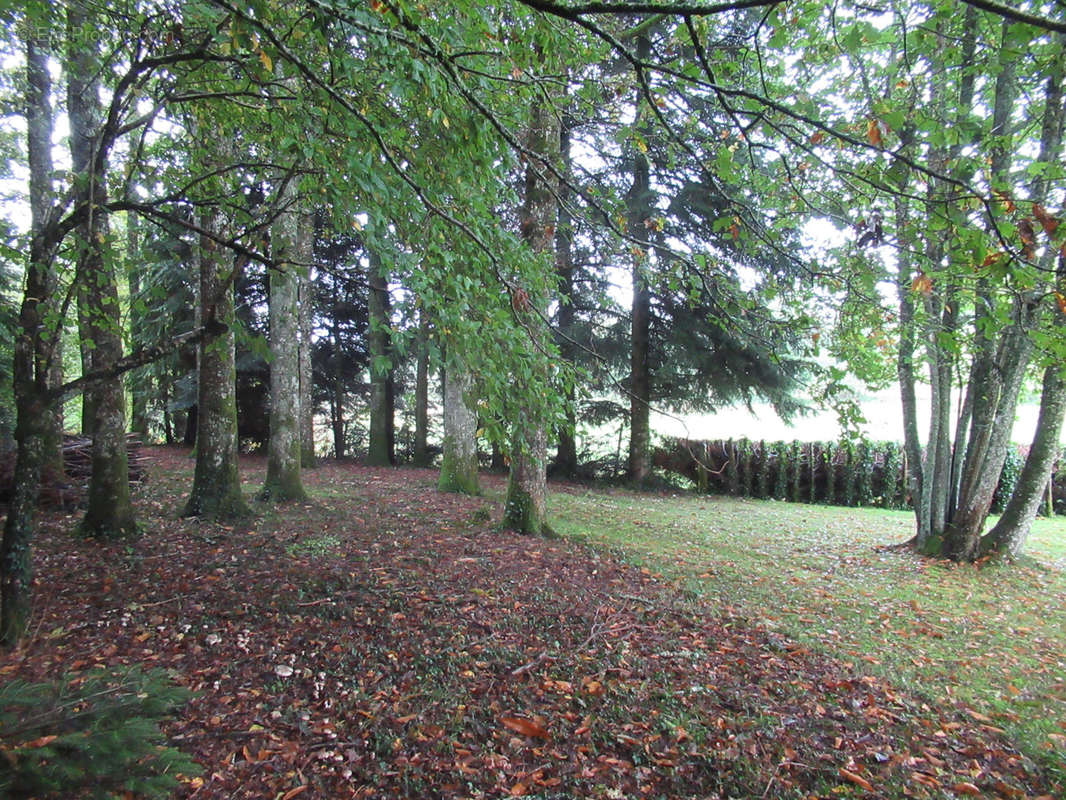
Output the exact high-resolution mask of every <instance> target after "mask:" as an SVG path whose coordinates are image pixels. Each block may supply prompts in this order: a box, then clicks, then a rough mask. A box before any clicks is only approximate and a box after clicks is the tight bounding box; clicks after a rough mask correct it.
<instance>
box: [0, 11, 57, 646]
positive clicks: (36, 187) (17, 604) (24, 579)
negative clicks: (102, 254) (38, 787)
mask: <svg viewBox="0 0 1066 800" xmlns="http://www.w3.org/2000/svg"><path fill="white" fill-rule="evenodd" d="M26 29H27V31H28V32H29V35H28V36H27V39H26V64H27V69H26V71H27V78H28V80H27V91H26V129H27V139H28V145H29V167H30V216H31V222H30V254H29V260H28V262H27V264H26V279H25V289H24V292H23V295H22V302H21V306H20V308H19V317H18V329H17V331H16V334H15V342H14V358H13V364H12V371H13V373H14V394H15V414H16V422H15V442H16V446H17V449H16V454H15V470H14V477H13V485H12V494H11V500H10V505H9V506H8V512H7V519H6V520H5V523H4V534H3V539H2V540H0V645H2V646H4V647H13V646H14V645H16V644H17V643H18V641H19V639H20V638H21V637H22V635H23V634H24V633H25V631H26V624H27V622H28V620H29V615H30V583H31V579H32V559H31V549H30V547H31V541H32V538H33V526H34V515H35V512H36V509H37V496H38V494H39V491H40V485H41V472H42V469H43V468H44V465H45V463H46V462H48V461H49V460H50V459H51V460H53V461H54V460H55V456H50V453H51V452H52V451H53V450H54V451H55V452H56V453H58V445H56V444H55V443H54V442H52V441H51V436H53V435H54V420H55V417H54V415H53V414H51V413H50V410H49V409H48V407H47V404H46V402H45V398H46V393H47V391H48V388H49V370H50V366H51V365H50V359H51V358H52V357H53V355H54V352H55V351H54V350H53V349H52V348H51V347H49V341H50V340H51V341H53V342H54V341H56V340H58V335H57V334H55V332H54V331H53V335H51V336H49V335H48V334H47V332H46V330H45V327H44V325H43V324H42V323H43V320H44V318H46V317H47V316H48V313H49V312H48V308H47V307H46V305H45V303H46V301H45V298H47V297H54V293H53V292H50V291H49V289H50V287H52V286H54V277H52V276H54V267H53V259H54V256H55V246H54V244H53V243H51V242H47V241H45V238H44V236H43V235H42V227H43V223H44V220H45V218H46V217H47V214H48V212H49V209H50V208H51V205H52V156H51V136H52V106H51V99H50V92H51V82H50V80H49V73H48V55H47V51H46V47H47V39H48V36H49V33H48V31H49V26H47V25H46V24H44V20H43V19H42V20H41V21H40V23H39V24H38V25H27V26H26Z"/></svg>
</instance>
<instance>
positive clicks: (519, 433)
mask: <svg viewBox="0 0 1066 800" xmlns="http://www.w3.org/2000/svg"><path fill="white" fill-rule="evenodd" d="M528 141H529V148H530V150H531V151H532V153H534V154H535V156H534V157H532V158H530V159H529V160H528V161H527V163H526V174H525V196H524V198H523V203H522V211H521V230H522V238H523V239H524V240H525V242H526V244H528V245H529V248H530V250H532V251H533V253H535V254H540V255H542V256H544V255H547V254H548V253H549V252H550V251H551V248H552V241H553V238H554V234H555V224H556V221H557V207H556V200H555V188H556V187H555V186H554V185H553V184H554V181H553V179H552V177H551V173H550V172H549V170H548V169H547V168H546V167H545V166H544V165H543V164H540V163H537V162H538V160H539V159H538V158H537V157H536V156H539V157H541V158H543V159H544V160H545V161H546V162H548V163H553V162H555V161H557V160H558V153H559V129H558V122H557V120H556V118H555V110H554V109H552V108H548V107H546V106H545V103H544V101H543V100H540V99H538V100H537V101H535V102H534V104H533V108H532V114H531V121H530V132H529V140H528ZM531 302H533V303H537V304H538V305H539V304H543V305H546V302H545V301H543V299H541V298H536V299H533V300H532V301H531ZM516 313H518V314H522V315H524V319H523V324H525V326H526V329H527V331H528V333H529V336H530V337H532V338H534V339H540V341H542V342H543V341H545V340H547V338H548V332H547V331H546V330H545V329H544V324H543V321H542V318H541V316H540V314H539V313H537V312H534V311H532V310H525V311H523V310H516ZM540 380H541V381H543V383H544V386H543V387H542V388H543V391H548V386H547V375H546V374H544V375H542V376H541V377H540ZM523 416H524V417H525V419H515V420H512V421H511V423H512V425H513V426H514V427H513V433H512V440H511V477H510V480H509V481H508V484H507V499H506V501H505V502H504V512H503V524H504V526H505V527H508V528H511V529H513V530H515V531H518V532H519V533H527V534H534V535H541V534H546V533H551V529H550V528H549V527H548V522H547V516H548V513H547V498H548V483H547V480H548V476H547V471H546V468H547V460H548V459H547V445H548V437H547V433H546V422H545V420H544V419H542V418H541V416H540V414H539V413H537V412H534V411H532V410H527V413H525V414H523Z"/></svg>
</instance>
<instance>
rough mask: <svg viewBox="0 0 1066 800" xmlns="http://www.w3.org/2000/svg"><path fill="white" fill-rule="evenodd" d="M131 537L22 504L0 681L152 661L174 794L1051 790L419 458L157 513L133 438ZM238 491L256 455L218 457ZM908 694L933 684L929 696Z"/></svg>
mask: <svg viewBox="0 0 1066 800" xmlns="http://www.w3.org/2000/svg"><path fill="white" fill-rule="evenodd" d="M151 457H152V459H153V461H154V466H153V468H152V470H151V479H150V481H149V483H148V484H146V485H145V486H144V487H143V488H142V489H141V490H140V499H139V508H140V513H141V518H142V521H143V523H144V526H145V535H144V537H143V538H141V539H139V540H137V541H134V542H129V543H125V542H123V543H116V544H109V545H100V544H97V543H93V542H86V541H82V540H79V539H76V538H73V537H72V536H71V531H72V530H73V529H74V527H75V525H76V522H77V516H76V515H75V516H64V515H59V514H49V515H45V518H44V520H43V522H42V525H41V531H40V534H39V536H38V538H37V541H36V568H37V579H36V587H35V602H36V614H35V618H34V634H33V637H32V639H31V640H30V642H29V643H28V645H27V646H26V647H24V648H23V649H21V650H20V651H18V652H15V653H7V654H3V655H0V679H8V678H11V677H16V676H17V677H23V678H27V679H31V680H44V679H48V678H54V677H56V676H57V675H58V674H59V673H61V672H64V671H68V670H74V671H83V670H88V669H90V668H92V667H93V666H94V665H101V664H103V665H117V664H126V663H141V664H144V665H146V666H162V667H166V668H168V669H170V670H172V671H173V674H174V675H175V677H176V679H177V680H178V681H179V682H181V683H183V684H185V685H187V686H189V687H190V688H191V689H193V690H194V691H195V692H196V697H195V699H194V700H193V701H191V702H190V703H189V704H188V705H187V706H186V707H184V708H183V709H181V710H180V711H179V712H178V713H177V714H176V715H175V716H174V717H173V718H172V720H171V721H170V722H169V723H168V725H167V733H168V735H169V736H170V737H171V740H172V742H173V743H174V744H175V745H176V746H179V747H181V748H182V749H183V750H185V751H187V752H190V753H192V754H193V755H195V757H196V758H197V760H198V761H199V762H200V763H202V764H203V766H204V772H203V775H202V776H199V777H196V778H189V779H187V780H185V782H184V784H183V785H184V787H185V788H184V790H183V791H182V792H181V795H180V796H182V797H196V798H203V800H208V799H210V800H218V799H221V798H277V799H278V800H292V798H295V797H303V798H311V797H321V798H349V797H412V798H413V797H419V798H432V797H501V796H538V797H542V798H549V797H556V798H565V797H605V798H623V797H627V798H628V797H633V798H637V797H647V798H655V797H677V798H689V797H692V798H696V797H699V798H712V797H768V798H769V797H810V796H815V797H841V796H844V797H847V796H856V797H858V796H869V797H882V796H883V797H908V796H913V797H931V798H932V797H951V796H966V795H972V796H984V797H1006V798H1022V797H1039V796H1046V797H1055V796H1062V794H1063V787H1062V786H1058V785H1055V784H1054V783H1053V782H1052V779H1051V778H1050V777H1049V776H1047V775H1046V774H1043V773H1042V772H1041V771H1040V769H1039V768H1038V767H1037V766H1036V765H1034V764H1032V763H1031V762H1030V761H1029V760H1027V759H1026V758H1025V757H1023V756H1022V755H1020V754H1019V753H1018V752H1016V751H1015V750H1014V749H1013V748H1012V746H1011V743H1010V742H1009V741H1007V740H1006V738H1005V737H1004V736H1003V734H1002V732H1001V731H999V730H998V728H997V726H996V724H995V722H994V720H992V719H990V718H987V717H985V718H982V716H981V715H974V714H972V713H970V714H966V713H963V711H962V710H961V709H960V710H955V709H953V708H952V707H949V706H946V705H943V704H936V703H931V702H930V701H928V700H925V699H923V698H922V697H919V696H916V695H914V694H911V693H909V692H907V691H904V690H901V689H899V688H897V687H894V686H892V685H890V684H889V683H887V682H886V681H885V679H883V678H878V677H874V676H872V675H869V674H864V673H863V671H862V666H861V664H858V665H856V664H854V663H845V662H841V661H836V660H832V659H829V658H827V657H825V656H821V655H818V654H816V653H814V652H812V651H810V650H809V649H807V648H806V647H805V646H803V645H800V644H798V643H796V642H794V641H790V640H789V639H787V638H785V637H784V636H782V635H781V634H779V633H777V632H775V631H773V630H769V629H767V628H765V627H762V626H761V625H759V624H756V623H752V622H748V621H746V620H745V619H744V618H743V617H741V616H739V615H737V614H736V613H735V612H733V611H731V609H730V607H729V606H728V605H711V604H708V603H706V602H701V601H699V600H697V599H694V598H693V596H692V595H691V594H689V593H685V592H683V591H681V590H680V589H679V588H678V585H677V584H674V583H671V582H670V581H668V580H666V579H664V578H661V577H659V576H657V575H655V574H653V573H652V572H651V571H650V570H648V569H647V568H644V569H641V568H639V567H635V566H631V565H627V564H625V563H622V562H620V561H618V560H616V559H614V558H613V557H612V556H610V555H608V554H607V553H606V552H605V551H597V550H594V549H589V548H586V547H584V546H582V545H580V544H576V543H573V542H569V541H565V540H550V541H549V540H542V539H535V538H528V537H521V536H516V535H514V534H512V533H508V532H501V531H498V530H497V529H496V528H495V520H496V519H497V518H498V516H499V513H498V509H496V508H495V507H494V506H493V504H492V502H491V501H489V500H485V499H478V498H467V497H460V496H454V495H444V494H440V493H438V492H436V491H435V489H434V485H435V480H436V474H435V473H434V472H432V471H420V470H410V469H404V470H388V469H370V468H364V467H360V466H355V465H352V464H334V463H324V464H323V465H321V466H320V467H318V468H317V469H315V470H313V471H309V472H307V473H305V475H306V483H307V485H308V487H309V488H310V489H311V491H312V494H313V498H314V499H313V502H311V503H308V504H305V505H296V506H287V507H281V508H278V509H273V508H268V507H261V508H259V509H258V516H257V517H256V518H255V519H253V520H251V521H250V522H249V523H247V524H245V525H241V526H235V527H223V526H216V525H207V524H200V523H198V522H196V521H195V520H180V519H177V518H176V513H177V510H178V509H179V508H180V505H181V500H182V497H183V495H184V493H185V492H187V491H188V486H189V481H190V472H191V461H190V460H189V459H188V457H187V455H186V454H185V453H184V452H179V451H174V450H165V449H157V450H153V451H151ZM243 468H244V477H245V480H246V485H247V488H248V490H249V492H251V491H252V490H253V489H254V488H255V487H257V486H258V485H259V484H260V483H261V481H262V477H263V465H262V462H261V461H258V460H254V459H249V460H248V461H246V462H245V463H244V465H243ZM934 706H935V707H934Z"/></svg>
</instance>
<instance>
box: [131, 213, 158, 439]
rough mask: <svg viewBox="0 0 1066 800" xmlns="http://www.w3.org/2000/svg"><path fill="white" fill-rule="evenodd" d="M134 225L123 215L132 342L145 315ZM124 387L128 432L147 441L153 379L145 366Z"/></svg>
mask: <svg viewBox="0 0 1066 800" xmlns="http://www.w3.org/2000/svg"><path fill="white" fill-rule="evenodd" d="M139 233H140V231H139V229H138V226H137V218H136V217H135V216H134V215H133V214H127V215H126V256H127V265H126V279H127V281H128V282H129V292H130V315H129V316H130V333H131V336H132V338H133V339H134V341H141V340H142V339H143V337H141V336H139V334H140V328H141V325H142V324H143V318H144V314H143V312H142V311H140V310H139V303H138V300H139V296H140V293H141V277H142V275H143V273H144V268H143V266H142V264H141V252H140V236H139ZM127 385H128V387H129V392H130V401H131V405H132V409H131V411H130V430H131V431H133V433H135V434H137V435H138V436H139V437H140V438H141V441H145V442H146V441H148V433H149V431H148V427H149V422H148V397H149V396H150V394H151V387H152V377H151V372H150V371H149V369H148V368H147V367H142V368H141V369H139V370H134V371H131V372H130V373H129V376H128V378H127Z"/></svg>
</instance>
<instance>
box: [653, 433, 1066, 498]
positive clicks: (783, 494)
mask: <svg viewBox="0 0 1066 800" xmlns="http://www.w3.org/2000/svg"><path fill="white" fill-rule="evenodd" d="M659 453H660V454H661V455H660V456H658V457H657V458H656V463H657V464H659V465H660V466H662V467H664V468H665V469H667V470H670V471H673V472H677V473H680V474H684V475H688V476H689V477H690V478H692V480H693V481H694V482H695V483H696V484H697V486H698V487H699V489H700V491H706V492H710V493H712V494H725V495H732V496H738V497H754V498H758V499H771V498H773V499H775V500H788V501H791V502H806V503H823V504H826V505H843V506H874V507H878V508H897V509H902V508H910V496H909V493H908V487H907V472H906V466H907V459H906V456H905V454H904V451H903V447H902V445H900V444H898V443H896V442H870V441H865V440H860V441H848V440H843V441H840V442H798V441H792V442H782V441H778V442H766V441H751V440H749V439H737V440H733V439H728V440H721V439H720V440H711V441H691V440H681V439H674V440H667V441H666V442H665V443H664V448H663V449H662V450H660V451H659ZM1023 463H1024V455H1023V451H1021V450H1019V449H1018V448H1012V449H1011V450H1010V451H1009V452H1008V455H1007V460H1006V463H1005V464H1004V465H1003V473H1002V475H1001V477H1000V484H999V487H998V488H997V490H996V499H995V502H994V505H993V509H994V510H996V511H1001V510H1002V508H1003V505H1004V504H1005V503H1006V500H1007V498H1009V497H1010V493H1011V492H1012V491H1013V490H1014V486H1015V484H1016V483H1017V481H1018V475H1019V473H1020V471H1021V467H1022V464H1023ZM1055 476H1056V480H1055V484H1054V492H1053V496H1054V501H1055V510H1056V512H1057V513H1066V451H1064V452H1063V453H1062V457H1061V458H1060V461H1059V463H1058V466H1057V468H1056V472H1055Z"/></svg>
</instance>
